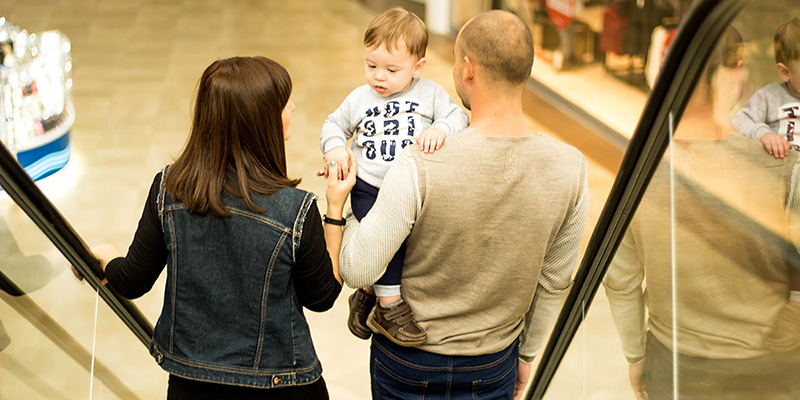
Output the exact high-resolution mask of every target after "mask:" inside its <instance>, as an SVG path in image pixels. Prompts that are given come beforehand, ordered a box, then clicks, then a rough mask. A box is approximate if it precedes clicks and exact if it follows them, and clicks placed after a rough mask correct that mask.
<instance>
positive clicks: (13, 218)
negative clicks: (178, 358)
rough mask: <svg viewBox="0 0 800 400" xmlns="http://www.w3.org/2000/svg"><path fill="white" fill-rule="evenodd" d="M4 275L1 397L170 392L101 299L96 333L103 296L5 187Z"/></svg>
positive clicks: (1, 196)
mask: <svg viewBox="0 0 800 400" xmlns="http://www.w3.org/2000/svg"><path fill="white" fill-rule="evenodd" d="M0 273H1V274H2V276H0V279H2V281H3V283H2V284H1V285H0V397H1V398H8V399H67V398H90V396H89V393H90V391H91V392H92V394H93V396H96V397H97V398H104V399H105V398H107V399H136V398H156V397H161V396H163V393H164V391H165V388H164V386H162V385H158V384H155V385H154V384H153V383H152V382H150V381H146V380H143V379H142V374H143V373H144V374H146V373H147V371H150V374H151V375H153V376H154V377H155V376H159V375H161V373H160V370H158V367H157V366H156V365H155V364H154V363H153V362H152V360H151V359H150V357H148V356H147V354H146V352H145V351H142V350H143V349H141V347H139V346H140V344H139V341H138V340H137V339H136V337H135V336H134V335H133V334H131V332H130V331H129V330H128V329H127V327H125V326H124V324H122V322H121V321H120V319H119V317H117V316H116V314H114V313H113V312H112V311H111V310H110V309H109V308H108V307H107V306H106V305H105V303H103V302H102V300H101V301H100V305H99V310H98V311H99V316H98V318H97V336H96V338H95V312H96V306H97V303H96V302H97V300H98V299H97V296H96V294H95V293H94V292H93V291H92V290H91V288H90V287H89V286H88V285H86V284H85V283H80V282H78V281H77V280H76V279H75V278H74V276H73V275H72V273H71V271H70V266H69V263H68V262H67V261H66V260H65V259H64V258H63V257H62V256H61V254H60V253H59V252H58V250H57V249H55V247H54V246H53V245H52V243H51V242H50V241H49V240H48V239H47V238H46V237H45V236H44V235H43V234H42V233H41V231H39V229H38V228H37V227H36V226H35V225H34V224H33V223H32V222H31V221H30V220H29V219H28V217H27V216H26V215H25V214H24V213H23V212H22V211H21V210H20V209H19V208H18V207H17V205H16V204H14V203H13V202H12V201H11V200H10V199H9V198H8V196H7V195H6V194H5V193H3V192H0ZM93 349H96V350H97V352H96V355H97V356H96V358H95V359H93ZM125 349H130V350H125ZM156 373H158V375H155V374H156ZM162 380H163V379H162ZM156 382H158V381H156ZM153 386H155V387H153Z"/></svg>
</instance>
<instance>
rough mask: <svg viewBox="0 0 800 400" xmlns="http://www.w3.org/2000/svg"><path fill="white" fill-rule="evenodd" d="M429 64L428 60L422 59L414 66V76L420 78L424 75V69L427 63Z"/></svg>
mask: <svg viewBox="0 0 800 400" xmlns="http://www.w3.org/2000/svg"><path fill="white" fill-rule="evenodd" d="M427 62H428V60H426V59H425V57H423V58H420V59H419V61H417V63H416V64H414V76H419V75H420V74H422V67H424V66H425V63H427Z"/></svg>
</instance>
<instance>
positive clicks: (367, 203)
mask: <svg viewBox="0 0 800 400" xmlns="http://www.w3.org/2000/svg"><path fill="white" fill-rule="evenodd" d="M377 198H378V188H376V187H375V186H372V185H370V184H369V183H367V182H364V181H362V180H361V179H360V178H356V184H355V186H353V190H352V191H351V192H350V207H351V208H352V209H353V215H354V216H355V217H356V219H357V220H359V221H361V219H362V218H364V217H365V216H366V215H367V213H368V212H369V210H370V209H371V208H372V206H373V205H375V199H377ZM405 255H406V244H405V242H403V245H402V246H400V249H398V250H397V253H394V257H392V260H391V261H389V265H388V266H387V267H386V272H384V273H383V276H381V278H380V279H378V281H377V282H375V284H376V285H386V286H391V285H399V284H400V278H402V277H403V261H404V260H405Z"/></svg>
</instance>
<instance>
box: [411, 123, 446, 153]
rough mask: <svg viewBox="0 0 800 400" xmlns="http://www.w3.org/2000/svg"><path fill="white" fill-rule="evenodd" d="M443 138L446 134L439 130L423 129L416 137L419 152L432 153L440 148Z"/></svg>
mask: <svg viewBox="0 0 800 400" xmlns="http://www.w3.org/2000/svg"><path fill="white" fill-rule="evenodd" d="M445 137H447V134H446V133H444V131H443V130H441V129H439V128H428V129H425V130H424V131H422V133H420V134H419V136H417V144H418V145H419V150H420V151H422V152H423V153H433V152H434V151H436V150H439V148H440V147H442V143H444V138H445Z"/></svg>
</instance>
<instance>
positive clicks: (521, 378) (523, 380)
mask: <svg viewBox="0 0 800 400" xmlns="http://www.w3.org/2000/svg"><path fill="white" fill-rule="evenodd" d="M530 379H531V365H530V364H528V363H525V362H523V361H522V360H519V365H518V366H517V382H516V383H515V384H514V400H519V399H521V398H522V394H523V393H525V388H526V387H528V381H529V380H530Z"/></svg>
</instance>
